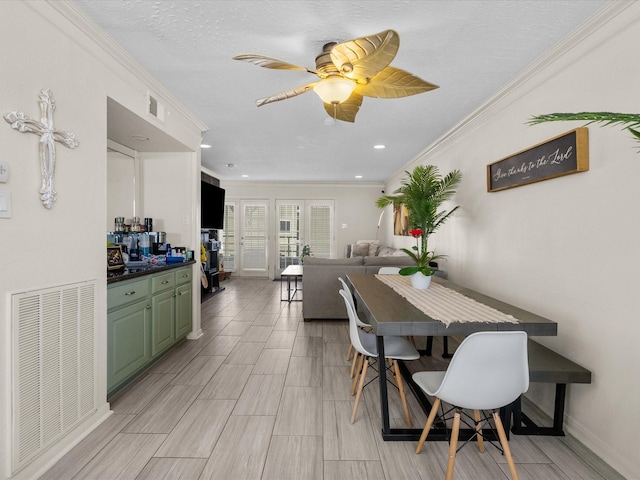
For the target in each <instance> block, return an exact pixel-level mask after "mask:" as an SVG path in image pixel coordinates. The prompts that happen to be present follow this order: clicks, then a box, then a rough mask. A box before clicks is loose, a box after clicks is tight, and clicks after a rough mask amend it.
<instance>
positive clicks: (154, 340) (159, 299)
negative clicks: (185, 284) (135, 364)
mask: <svg viewBox="0 0 640 480" xmlns="http://www.w3.org/2000/svg"><path fill="white" fill-rule="evenodd" d="M175 309H176V298H175V291H174V290H173V289H172V290H168V291H166V292H162V293H158V294H156V295H153V297H151V355H153V356H156V355H158V354H159V353H160V352H163V351H164V350H166V349H167V348H168V347H170V346H171V345H173V343H174V341H175V339H176V336H175Z"/></svg>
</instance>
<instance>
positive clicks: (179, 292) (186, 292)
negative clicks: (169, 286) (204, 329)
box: [176, 283, 193, 338]
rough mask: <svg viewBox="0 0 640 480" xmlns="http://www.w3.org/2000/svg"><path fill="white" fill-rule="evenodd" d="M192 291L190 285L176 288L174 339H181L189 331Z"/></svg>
mask: <svg viewBox="0 0 640 480" xmlns="http://www.w3.org/2000/svg"><path fill="white" fill-rule="evenodd" d="M192 291H193V288H192V286H191V283H185V284H183V285H178V286H177V287H176V338H180V337H183V336H185V335H186V334H187V333H189V332H190V331H191V317H192V309H193V305H192V303H191V296H192V295H191V292H192Z"/></svg>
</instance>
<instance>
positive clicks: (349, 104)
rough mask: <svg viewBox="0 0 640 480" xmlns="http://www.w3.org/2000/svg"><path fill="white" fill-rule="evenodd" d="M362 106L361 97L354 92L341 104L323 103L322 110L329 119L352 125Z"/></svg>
mask: <svg viewBox="0 0 640 480" xmlns="http://www.w3.org/2000/svg"><path fill="white" fill-rule="evenodd" d="M360 105H362V95H360V94H358V93H356V92H354V93H352V94H351V96H350V97H349V98H348V99H347V100H345V101H344V102H342V103H338V104H333V103H325V104H324V109H325V111H326V112H327V113H328V114H329V116H330V117H331V118H335V119H336V120H342V121H343V122H351V123H353V122H354V121H355V119H356V115H357V114H358V110H360Z"/></svg>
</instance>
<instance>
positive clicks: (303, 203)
mask: <svg viewBox="0 0 640 480" xmlns="http://www.w3.org/2000/svg"><path fill="white" fill-rule="evenodd" d="M333 210H334V206H333V201H332V200H276V222H275V223H276V225H275V231H276V232H277V233H276V248H277V252H276V254H277V257H276V258H277V262H276V274H277V275H279V274H280V273H281V272H282V270H284V269H285V268H286V267H288V266H289V265H299V264H300V257H301V256H302V252H303V249H304V247H305V246H308V248H309V251H310V253H311V255H314V256H316V257H324V258H330V257H331V256H332V255H333V253H334V243H335V242H334V231H333Z"/></svg>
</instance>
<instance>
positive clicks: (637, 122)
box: [527, 112, 640, 153]
mask: <svg viewBox="0 0 640 480" xmlns="http://www.w3.org/2000/svg"><path fill="white" fill-rule="evenodd" d="M569 120H586V121H587V122H588V123H587V125H589V124H591V123H603V124H604V125H605V126H607V125H622V126H623V127H624V128H625V129H626V130H628V131H629V132H631V134H632V135H633V136H634V137H635V138H636V140H637V141H638V142H640V131H638V130H637V128H640V114H636V113H612V112H579V113H547V114H545V115H536V116H534V117H532V118H531V120H529V121H528V122H527V123H529V124H530V125H536V124H539V123H544V122H565V121H569ZM638 153H640V148H639V149H638Z"/></svg>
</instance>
